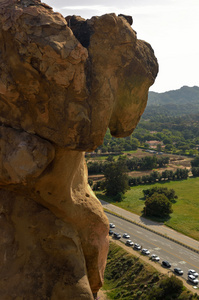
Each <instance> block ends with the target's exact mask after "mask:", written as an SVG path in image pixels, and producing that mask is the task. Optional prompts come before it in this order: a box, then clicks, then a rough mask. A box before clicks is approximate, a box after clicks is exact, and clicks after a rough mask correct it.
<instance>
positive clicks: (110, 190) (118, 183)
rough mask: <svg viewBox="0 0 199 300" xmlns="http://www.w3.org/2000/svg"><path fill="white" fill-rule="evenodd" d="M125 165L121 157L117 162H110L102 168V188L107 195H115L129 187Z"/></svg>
mask: <svg viewBox="0 0 199 300" xmlns="http://www.w3.org/2000/svg"><path fill="white" fill-rule="evenodd" d="M126 172H127V167H126V165H125V164H124V163H123V159H120V160H119V161H118V162H110V163H109V164H108V165H107V166H106V168H105V170H104V176H105V181H104V185H103V187H104V189H105V192H106V195H107V196H116V195H117V194H119V193H123V194H124V193H125V191H126V190H127V189H129V185H128V175H127V174H126Z"/></svg>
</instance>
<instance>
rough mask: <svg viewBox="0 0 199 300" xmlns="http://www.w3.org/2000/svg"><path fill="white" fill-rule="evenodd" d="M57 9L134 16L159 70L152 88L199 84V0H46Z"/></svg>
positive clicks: (89, 14)
mask: <svg viewBox="0 0 199 300" xmlns="http://www.w3.org/2000/svg"><path fill="white" fill-rule="evenodd" d="M43 2H45V3H47V4H48V5H50V6H52V7H53V9H54V11H57V12H60V13H61V14H62V15H63V16H64V17H65V16H67V15H79V16H81V17H83V18H85V19H90V18H91V17H92V16H100V15H103V14H105V13H112V12H114V13H116V14H120V13H122V14H127V15H131V16H132V17H133V25H132V27H133V29H134V30H135V31H136V32H137V37H138V38H139V39H142V40H145V41H147V42H148V43H150V44H151V46H152V47H153V49H154V51H155V55H156V57H157V59H158V62H159V74H158V77H157V79H156V82H155V83H154V85H153V86H152V87H151V88H150V90H151V91H155V92H165V91H168V90H175V89H179V88H180V87H182V86H183V85H188V86H194V85H197V86H199V37H198V36H199V34H198V31H199V0H123V1H121V0H109V1H107V0H100V1H98V0H96V1H95V0H83V1H82V0H81V1H80V0H73V1H67V0H46V1H45V0H43Z"/></svg>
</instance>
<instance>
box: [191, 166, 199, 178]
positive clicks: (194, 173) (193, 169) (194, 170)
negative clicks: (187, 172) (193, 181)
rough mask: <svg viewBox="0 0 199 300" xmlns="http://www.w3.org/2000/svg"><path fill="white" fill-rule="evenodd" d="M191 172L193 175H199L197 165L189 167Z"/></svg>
mask: <svg viewBox="0 0 199 300" xmlns="http://www.w3.org/2000/svg"><path fill="white" fill-rule="evenodd" d="M191 172H192V175H193V176H194V177H198V176H199V167H193V168H192V169H191Z"/></svg>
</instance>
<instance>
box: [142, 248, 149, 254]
mask: <svg viewBox="0 0 199 300" xmlns="http://www.w3.org/2000/svg"><path fill="white" fill-rule="evenodd" d="M142 254H145V255H149V254H150V251H149V250H148V249H145V248H144V249H142Z"/></svg>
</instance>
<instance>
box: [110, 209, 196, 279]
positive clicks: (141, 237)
mask: <svg viewBox="0 0 199 300" xmlns="http://www.w3.org/2000/svg"><path fill="white" fill-rule="evenodd" d="M106 215H107V217H108V219H109V221H110V222H112V223H114V224H115V226H116V227H115V228H114V229H113V231H114V232H118V233H120V234H121V235H123V233H124V232H127V233H128V234H130V239H131V240H132V241H133V242H134V243H138V244H140V245H141V246H142V248H147V249H148V250H149V251H150V252H151V254H156V255H158V256H159V257H160V263H161V262H162V261H163V260H168V261H169V262H170V263H171V265H172V268H171V269H172V270H173V268H175V267H180V268H181V269H182V270H183V271H184V278H185V279H187V272H188V270H189V269H195V270H196V271H197V272H199V254H197V253H195V252H194V251H192V250H190V249H187V248H185V247H184V246H181V245H179V244H177V243H175V242H173V241H172V240H168V239H167V238H164V237H162V236H160V235H157V234H156V233H154V232H152V231H149V230H147V229H146V228H145V227H140V226H137V225H136V224H134V223H131V222H129V221H126V220H125V219H121V218H119V217H117V216H115V215H112V214H110V213H107V212H106ZM121 241H123V242H124V243H125V241H126V239H124V238H122V239H121Z"/></svg>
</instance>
